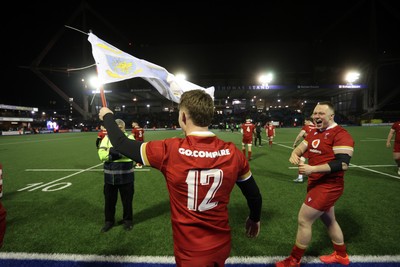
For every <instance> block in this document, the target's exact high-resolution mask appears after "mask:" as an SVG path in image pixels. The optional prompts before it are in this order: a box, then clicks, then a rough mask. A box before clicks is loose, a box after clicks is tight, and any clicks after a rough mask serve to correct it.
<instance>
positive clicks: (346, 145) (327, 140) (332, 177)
mask: <svg viewBox="0 0 400 267" xmlns="http://www.w3.org/2000/svg"><path fill="white" fill-rule="evenodd" d="M303 142H305V143H306V144H307V146H308V149H307V151H308V164H309V165H311V166H315V165H321V164H324V163H328V162H329V161H331V160H334V159H335V150H337V149H345V150H349V151H353V150H354V140H353V138H352V137H351V135H350V134H349V133H348V132H347V131H346V129H344V128H343V127H341V126H339V125H337V124H336V123H335V124H334V125H332V126H330V127H328V128H326V129H325V130H322V131H321V130H318V129H313V130H312V131H311V132H310V133H309V134H308V135H307V137H306V139H305V140H304V141H303ZM343 176H344V171H339V172H333V173H312V174H310V175H309V176H308V184H309V186H310V185H313V184H319V183H328V184H332V185H334V184H336V185H338V186H343V184H344V182H343Z"/></svg>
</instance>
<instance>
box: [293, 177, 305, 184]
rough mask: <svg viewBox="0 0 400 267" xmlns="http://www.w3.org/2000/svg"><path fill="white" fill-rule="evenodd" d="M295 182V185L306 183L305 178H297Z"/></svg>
mask: <svg viewBox="0 0 400 267" xmlns="http://www.w3.org/2000/svg"><path fill="white" fill-rule="evenodd" d="M293 182H295V183H302V182H304V181H303V178H296V179H294V180H293Z"/></svg>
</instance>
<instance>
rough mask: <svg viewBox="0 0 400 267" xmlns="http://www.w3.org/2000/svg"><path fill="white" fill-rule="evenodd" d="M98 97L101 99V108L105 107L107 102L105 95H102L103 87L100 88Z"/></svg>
mask: <svg viewBox="0 0 400 267" xmlns="http://www.w3.org/2000/svg"><path fill="white" fill-rule="evenodd" d="M100 97H101V103H102V105H103V107H105V108H106V107H107V101H106V95H105V94H104V88H103V85H102V86H100Z"/></svg>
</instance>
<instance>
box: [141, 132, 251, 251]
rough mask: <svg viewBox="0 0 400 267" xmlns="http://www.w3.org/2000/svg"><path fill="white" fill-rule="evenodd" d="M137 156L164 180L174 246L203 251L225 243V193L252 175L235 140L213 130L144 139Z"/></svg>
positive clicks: (226, 223)
mask: <svg viewBox="0 0 400 267" xmlns="http://www.w3.org/2000/svg"><path fill="white" fill-rule="evenodd" d="M141 155H142V159H143V163H144V164H145V165H149V166H152V167H154V168H156V169H159V170H160V171H161V172H162V173H163V174H164V177H165V180H166V182H167V187H168V191H169V198H170V203H171V220H172V227H173V233H174V236H173V238H174V244H175V246H178V247H179V248H180V249H183V250H190V251H202V250H203V251H204V250H211V249H218V248H219V247H221V246H224V245H226V244H227V242H230V231H231V230H230V226H229V224H228V208H227V205H228V202H229V198H230V193H231V191H232V189H233V187H234V186H235V183H236V181H238V180H245V179H248V178H250V176H251V172H250V167H249V164H248V162H247V160H246V158H245V157H244V155H243V153H242V152H241V151H240V150H238V148H237V147H236V145H235V144H234V143H231V142H225V141H223V140H221V139H219V138H217V136H216V135H215V134H214V133H212V132H208V131H207V132H192V133H191V134H190V135H188V136H186V137H185V138H171V139H165V140H155V141H149V142H147V143H143V145H142V146H141ZM188 237H190V238H188Z"/></svg>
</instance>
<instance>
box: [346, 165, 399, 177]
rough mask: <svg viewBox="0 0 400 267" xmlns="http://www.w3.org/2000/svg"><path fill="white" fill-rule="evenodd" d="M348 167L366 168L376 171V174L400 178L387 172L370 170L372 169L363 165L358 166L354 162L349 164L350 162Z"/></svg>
mask: <svg viewBox="0 0 400 267" xmlns="http://www.w3.org/2000/svg"><path fill="white" fill-rule="evenodd" d="M350 167H357V168H360V169H363V170H366V171H370V172H374V173H377V174H381V175H385V176H389V177H392V178H396V179H399V180H400V177H399V176H395V175H391V174H388V173H384V172H380V171H376V170H372V169H369V168H366V167H363V166H359V165H355V164H351V163H350Z"/></svg>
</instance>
